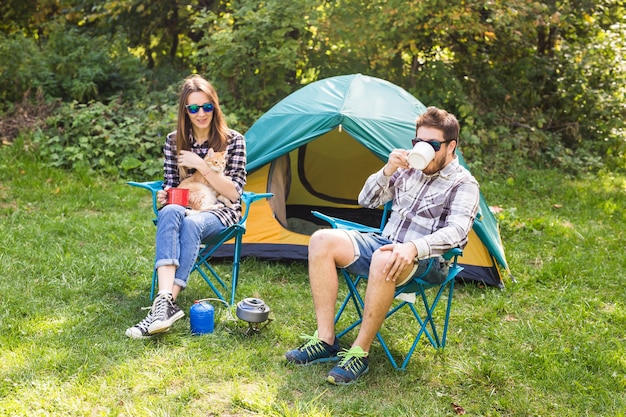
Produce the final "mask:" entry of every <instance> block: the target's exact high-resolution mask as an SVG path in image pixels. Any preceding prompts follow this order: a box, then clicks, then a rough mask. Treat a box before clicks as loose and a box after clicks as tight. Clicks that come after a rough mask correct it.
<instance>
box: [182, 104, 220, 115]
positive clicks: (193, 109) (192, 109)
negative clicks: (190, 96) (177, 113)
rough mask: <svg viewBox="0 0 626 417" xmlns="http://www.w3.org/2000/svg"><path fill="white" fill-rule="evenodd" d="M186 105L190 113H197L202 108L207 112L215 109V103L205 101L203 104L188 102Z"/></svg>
mask: <svg viewBox="0 0 626 417" xmlns="http://www.w3.org/2000/svg"><path fill="white" fill-rule="evenodd" d="M185 107H187V111H188V112H189V113H190V114H196V113H198V112H199V111H200V109H202V110H204V112H205V113H211V112H212V111H213V104H211V103H204V104H202V105H200V104H188V105H186V106H185Z"/></svg>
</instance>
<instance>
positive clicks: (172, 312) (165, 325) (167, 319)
mask: <svg viewBox="0 0 626 417" xmlns="http://www.w3.org/2000/svg"><path fill="white" fill-rule="evenodd" d="M151 313H152V316H153V320H152V323H150V324H149V325H148V333H149V334H151V335H153V334H157V333H163V332H165V331H167V330H169V328H170V327H171V326H172V324H174V322H175V321H176V320H178V319H181V318H183V316H184V315H185V312H184V311H183V310H182V309H181V308H180V307H178V306H177V305H176V303H175V302H174V298H172V294H161V295H159V296H157V298H156V299H155V300H154V303H153V304H152V311H151Z"/></svg>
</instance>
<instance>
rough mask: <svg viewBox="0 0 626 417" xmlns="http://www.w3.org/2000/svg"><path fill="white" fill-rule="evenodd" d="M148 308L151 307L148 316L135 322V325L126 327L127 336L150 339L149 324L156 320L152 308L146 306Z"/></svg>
mask: <svg viewBox="0 0 626 417" xmlns="http://www.w3.org/2000/svg"><path fill="white" fill-rule="evenodd" d="M147 308H150V312H149V313H148V315H147V316H146V318H145V319H143V320H141V321H140V322H139V323H137V324H135V325H134V326H133V327H129V328H128V329H126V336H127V337H130V338H131V339H149V338H150V337H151V335H150V333H148V326H150V325H151V324H152V322H153V321H154V315H152V308H151V307H145V309H147Z"/></svg>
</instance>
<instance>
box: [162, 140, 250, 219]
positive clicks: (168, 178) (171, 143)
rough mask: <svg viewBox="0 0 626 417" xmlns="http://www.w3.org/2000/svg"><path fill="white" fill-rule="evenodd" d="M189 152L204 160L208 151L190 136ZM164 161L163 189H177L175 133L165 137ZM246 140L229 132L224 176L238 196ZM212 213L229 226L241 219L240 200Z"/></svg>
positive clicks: (243, 165) (244, 167)
mask: <svg viewBox="0 0 626 417" xmlns="http://www.w3.org/2000/svg"><path fill="white" fill-rule="evenodd" d="M190 140H191V149H190V150H191V152H193V153H195V154H197V155H199V156H200V157H201V158H203V159H204V157H205V156H206V154H207V152H208V151H209V145H208V143H207V142H204V143H203V144H198V143H197V142H196V141H195V139H194V138H193V136H190ZM163 154H164V155H165V160H164V162H163V176H164V181H163V188H169V187H177V186H178V184H180V181H181V178H180V176H179V171H178V157H177V155H176V132H172V133H170V134H169V135H167V139H166V140H165V146H164V148H163ZM189 171H190V172H189V175H191V174H193V173H194V172H195V170H194V169H190V170H189ZM246 174H247V173H246V140H245V138H244V137H243V135H241V133H239V132H237V131H235V130H232V129H231V130H230V133H229V135H228V147H227V148H226V168H225V170H224V175H226V176H227V177H230V178H231V180H232V181H233V183H234V184H235V187H236V188H237V191H238V192H239V195H241V194H242V193H243V188H244V186H245V185H246ZM213 213H215V215H216V216H217V217H218V218H219V219H220V221H221V222H222V224H224V226H231V225H233V224H235V223H237V222H238V221H239V219H240V218H241V199H240V200H239V201H237V203H236V204H234V207H233V208H229V207H221V208H219V209H216V210H213Z"/></svg>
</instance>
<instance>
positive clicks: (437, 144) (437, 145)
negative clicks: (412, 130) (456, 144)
mask: <svg viewBox="0 0 626 417" xmlns="http://www.w3.org/2000/svg"><path fill="white" fill-rule="evenodd" d="M453 140H456V139H448V140H444V141H443V142H439V141H437V140H424V139H420V138H415V139H413V140H412V141H411V144H412V145H413V146H415V145H416V144H417V143H418V142H426V143H428V144H429V145H430V146H432V147H433V149H434V150H435V152H439V149H441V145H443V144H444V143H448V142H452V141H453Z"/></svg>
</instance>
